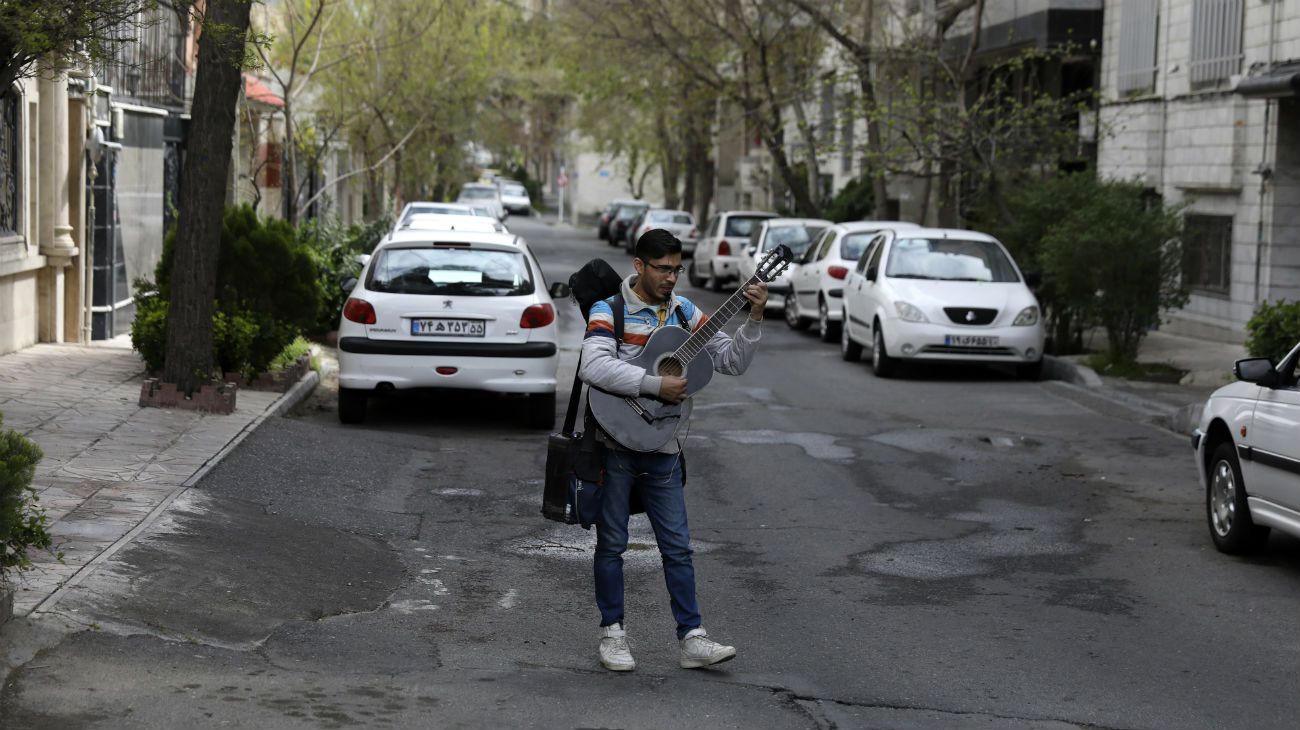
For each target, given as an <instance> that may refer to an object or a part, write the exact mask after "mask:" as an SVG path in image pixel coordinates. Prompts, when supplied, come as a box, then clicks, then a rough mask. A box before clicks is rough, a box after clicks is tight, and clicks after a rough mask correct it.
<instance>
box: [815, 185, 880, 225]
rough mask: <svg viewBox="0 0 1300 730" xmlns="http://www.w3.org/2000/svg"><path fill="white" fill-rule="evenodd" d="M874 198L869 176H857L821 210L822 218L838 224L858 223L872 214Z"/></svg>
mask: <svg viewBox="0 0 1300 730" xmlns="http://www.w3.org/2000/svg"><path fill="white" fill-rule="evenodd" d="M873 206H874V196H873V193H872V189H871V176H870V175H867V174H863V175H859V176H858V177H855V178H853V179H852V180H850V181H849V184H848V185H845V186H844V189H843V190H840V191H839V192H838V193H836V194H835V197H834V198H832V199H831V200H829V201H828V202H827V203H826V205H825V206H823V208H822V217H823V218H825V219H827V220H830V221H834V222H836V223H839V222H841V221H859V220H863V219H865V218H867V217H868V216H870V215H871V214H872V208H873Z"/></svg>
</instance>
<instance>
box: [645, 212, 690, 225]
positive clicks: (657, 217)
mask: <svg viewBox="0 0 1300 730" xmlns="http://www.w3.org/2000/svg"><path fill="white" fill-rule="evenodd" d="M646 217H647V218H649V220H650V222H651V223H681V224H683V225H688V226H689V225H690V224H692V223H694V222H695V221H693V220H691V217H690V216H689V215H687V214H685V213H651V214H650V215H648V216H646Z"/></svg>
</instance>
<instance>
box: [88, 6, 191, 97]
mask: <svg viewBox="0 0 1300 730" xmlns="http://www.w3.org/2000/svg"><path fill="white" fill-rule="evenodd" d="M117 33H118V38H119V39H121V41H122V43H121V45H120V46H119V48H118V52H117V58H115V59H114V60H113V61H112V62H111V63H108V64H106V65H105V66H104V67H103V68H101V69H100V70H99V74H98V75H99V76H100V78H102V79H103V83H105V84H108V85H109V86H112V87H113V92H114V94H117V95H119V96H125V97H130V98H132V99H135V100H137V101H142V102H149V103H153V104H157V105H161V106H169V107H177V108H179V107H183V106H185V102H186V96H187V93H188V91H189V89H188V84H187V76H188V63H187V59H186V46H187V40H188V38H189V34H190V23H189V16H188V15H187V14H186V12H185V10H184V9H182V10H180V11H177V10H175V9H173V8H172V7H171V6H170V5H169V4H168V3H166V2H161V3H159V4H158V6H157V7H155V8H153V9H150V10H143V11H141V12H140V13H139V14H138V15H137V16H136V17H135V18H134V19H132V20H131V21H129V22H127V23H124V24H123V25H122V26H120V27H119V28H118V29H117Z"/></svg>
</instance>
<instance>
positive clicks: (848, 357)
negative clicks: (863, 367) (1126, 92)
mask: <svg viewBox="0 0 1300 730" xmlns="http://www.w3.org/2000/svg"><path fill="white" fill-rule="evenodd" d="M840 357H842V358H844V360H845V361H846V362H857V361H858V360H860V359H862V345H859V344H858V343H857V342H855V341H854V340H853V338H852V337H849V313H848V312H845V313H844V320H843V321H841V322H840Z"/></svg>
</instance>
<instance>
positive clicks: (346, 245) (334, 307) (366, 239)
mask: <svg viewBox="0 0 1300 730" xmlns="http://www.w3.org/2000/svg"><path fill="white" fill-rule="evenodd" d="M392 227H393V223H392V219H391V218H381V219H379V220H377V221H374V222H373V223H368V224H364V225H358V224H353V225H350V226H345V225H343V224H341V223H339V222H338V221H333V220H330V221H322V220H313V221H308V222H306V223H304V224H303V225H302V226H300V227H299V228H298V240H299V241H300V242H301V243H302V245H303V246H304V247H305V248H306V249H307V251H308V252H309V253H310V254H311V256H312V259H313V261H314V263H315V266H316V272H317V281H318V282H319V283H320V288H321V304H320V308H319V310H318V311H317V314H316V320H315V323H314V324H313V325H312V327H311V329H310V330H309V332H312V333H321V332H329V331H330V330H333V329H337V328H338V326H339V316H340V315H341V314H342V313H343V302H345V301H347V297H348V293H347V292H346V291H344V290H343V287H342V286H341V285H340V283H341V282H342V280H343V279H345V278H346V277H349V276H357V275H358V274H360V273H361V265H360V264H358V263H357V262H356V257H357V254H363V253H370V252H371V251H373V250H375V246H376V245H377V244H378V243H379V241H380V239H382V238H383V237H384V234H386V233H388V231H389V229H391V228H392Z"/></svg>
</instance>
